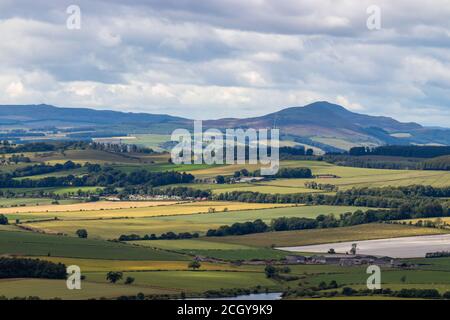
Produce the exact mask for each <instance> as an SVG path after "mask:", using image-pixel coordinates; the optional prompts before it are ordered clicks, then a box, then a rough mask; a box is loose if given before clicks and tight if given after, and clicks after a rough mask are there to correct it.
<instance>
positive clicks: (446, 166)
mask: <svg viewBox="0 0 450 320" xmlns="http://www.w3.org/2000/svg"><path fill="white" fill-rule="evenodd" d="M419 169H422V170H450V156H443V157H437V158H434V159H429V160H425V161H422V162H420V163H419Z"/></svg>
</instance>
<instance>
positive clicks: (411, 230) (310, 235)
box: [205, 223, 448, 247]
mask: <svg viewBox="0 0 450 320" xmlns="http://www.w3.org/2000/svg"><path fill="white" fill-rule="evenodd" d="M440 233H448V231H445V230H440V229H433V228H419V227H413V226H407V225H397V224H384V223H372V224H362V225H356V226H351V227H340V228H330V229H312V230H299V231H279V232H271V233H256V234H249V235H243V236H228V237H211V238H205V240H208V241H209V240H211V241H214V242H224V243H231V244H245V245H248V246H256V247H270V246H277V247H290V246H304V245H310V244H321V243H332V242H344V241H354V240H371V239H384V238H395V237H407V236H420V235H431V234H440Z"/></svg>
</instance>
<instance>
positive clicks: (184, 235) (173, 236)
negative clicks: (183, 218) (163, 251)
mask: <svg viewBox="0 0 450 320" xmlns="http://www.w3.org/2000/svg"><path fill="white" fill-rule="evenodd" d="M198 237H199V234H198V233H197V232H194V233H190V232H180V233H178V234H177V233H175V232H172V231H169V232H166V233H163V234H161V235H160V236H157V235H156V234H154V233H152V234H150V235H148V234H146V235H145V236H143V237H141V236H140V235H138V234H128V235H127V234H122V235H121V236H120V237H119V239H118V240H119V241H141V240H178V239H193V238H198Z"/></svg>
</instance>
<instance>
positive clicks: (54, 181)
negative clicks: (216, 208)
mask: <svg viewBox="0 0 450 320" xmlns="http://www.w3.org/2000/svg"><path fill="white" fill-rule="evenodd" d="M87 167H88V174H86V175H83V176H74V175H68V176H63V177H45V178H41V179H28V178H26V179H14V175H13V174H11V173H3V174H1V175H0V187H1V188H39V187H65V186H75V187H82V186H101V187H103V186H104V187H107V186H109V187H125V186H129V185H141V184H147V185H150V186H162V185H168V184H177V183H191V182H192V181H193V180H194V176H193V175H192V174H189V173H184V172H183V173H178V172H174V171H165V172H150V171H147V170H138V171H133V172H130V173H125V172H123V171H121V170H118V169H115V168H113V167H111V166H99V165H90V164H88V165H87Z"/></svg>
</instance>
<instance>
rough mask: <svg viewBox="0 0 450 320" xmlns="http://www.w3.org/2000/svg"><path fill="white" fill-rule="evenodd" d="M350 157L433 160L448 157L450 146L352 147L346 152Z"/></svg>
mask: <svg viewBox="0 0 450 320" xmlns="http://www.w3.org/2000/svg"><path fill="white" fill-rule="evenodd" d="M348 154H349V155H351V156H369V155H377V156H395V157H409V158H435V157H440V156H445V155H450V146H414V145H404V146H396V145H389V146H379V147H374V148H371V147H353V148H351V149H350V150H349V152H348Z"/></svg>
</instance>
